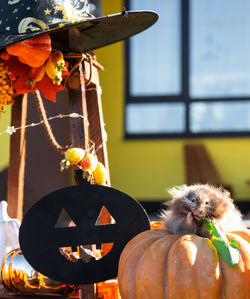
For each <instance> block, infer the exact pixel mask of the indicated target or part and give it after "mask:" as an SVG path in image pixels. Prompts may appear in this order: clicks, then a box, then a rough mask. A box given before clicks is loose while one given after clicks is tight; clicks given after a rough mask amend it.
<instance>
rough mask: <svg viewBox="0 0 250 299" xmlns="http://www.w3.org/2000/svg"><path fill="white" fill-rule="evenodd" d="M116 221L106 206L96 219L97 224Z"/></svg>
mask: <svg viewBox="0 0 250 299" xmlns="http://www.w3.org/2000/svg"><path fill="white" fill-rule="evenodd" d="M115 223H116V221H115V219H114V218H113V217H112V215H111V214H110V213H109V211H108V210H107V208H106V207H105V206H103V207H102V209H101V212H100V213H99V216H98V218H97V220H96V223H95V225H106V224H115Z"/></svg>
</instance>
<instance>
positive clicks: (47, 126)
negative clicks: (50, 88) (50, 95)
mask: <svg viewBox="0 0 250 299" xmlns="http://www.w3.org/2000/svg"><path fill="white" fill-rule="evenodd" d="M33 94H34V96H35V99H36V103H37V109H38V112H39V115H40V118H41V120H42V121H43V126H44V128H45V131H46V134H47V136H48V138H49V141H50V143H51V145H52V146H53V147H54V148H55V149H56V150H58V151H59V152H63V153H64V152H66V151H67V149H68V146H66V147H62V146H61V145H60V144H59V143H58V142H57V141H56V138H55V136H54V134H53V132H52V129H51V126H50V123H49V121H48V118H47V114H46V111H45V108H44V104H43V100H42V97H41V94H40V91H39V90H36V91H34V92H33Z"/></svg>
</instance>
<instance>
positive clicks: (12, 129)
mask: <svg viewBox="0 0 250 299" xmlns="http://www.w3.org/2000/svg"><path fill="white" fill-rule="evenodd" d="M67 117H68V118H82V119H85V120H88V119H87V117H86V116H83V115H81V114H78V113H75V112H74V113H70V114H58V115H55V116H51V117H49V118H48V120H49V121H50V120H53V119H56V118H67ZM43 122H44V121H40V122H38V123H31V124H28V125H25V126H21V127H17V128H15V127H14V126H8V127H7V129H6V130H5V131H4V132H0V136H1V135H3V134H9V135H12V134H14V133H16V131H18V130H21V129H26V128H29V127H36V126H39V125H41V124H42V123H43Z"/></svg>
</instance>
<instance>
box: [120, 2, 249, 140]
mask: <svg viewBox="0 0 250 299" xmlns="http://www.w3.org/2000/svg"><path fill="white" fill-rule="evenodd" d="M131 1H133V0H125V7H126V9H127V10H130V2H131ZM180 1H181V11H180V18H181V20H180V22H181V34H180V39H181V43H180V44H181V55H180V56H181V93H180V94H179V95H161V96H132V95H131V94H130V80H129V76H130V39H127V40H126V41H125V108H124V138H125V139H167V138H204V137H205V138H207V137H208V138H211V137H214V138H217V137H249V136H250V131H247V130H246V131H216V132H207V131H206V132H198V133H194V132H191V131H190V118H189V114H190V105H191V104H192V103H199V102H207V103H208V102H215V103H216V102H237V101H248V102H250V96H249V97H213V98H195V99H192V98H191V97H190V95H189V74H190V68H189V59H190V57H189V47H190V45H189V41H190V37H189V35H190V34H189V31H190V29H189V28H190V26H189V19H190V1H189V0H180ZM131 103H134V104H135V103H144V104H146V103H183V104H184V105H185V109H186V113H185V117H186V120H185V131H184V132H183V133H139V134H138V133H128V132H127V131H126V121H127V119H126V106H127V104H131Z"/></svg>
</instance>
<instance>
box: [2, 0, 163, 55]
mask: <svg viewBox="0 0 250 299" xmlns="http://www.w3.org/2000/svg"><path fill="white" fill-rule="evenodd" d="M157 19H158V15H157V14H156V13H155V12H152V11H126V12H124V11H123V12H121V13H117V14H112V15H107V16H103V17H96V18H95V17H94V16H92V15H90V13H89V5H88V1H87V0H1V1H0V49H1V48H4V47H6V46H8V45H10V44H13V43H16V42H19V41H22V40H25V39H28V38H31V37H34V36H38V35H41V34H44V33H51V35H52V39H55V40H60V41H62V40H63V39H66V36H67V34H65V32H66V31H69V30H70V29H72V28H73V29H77V31H78V32H79V33H80V39H79V43H80V48H81V50H82V51H87V50H93V49H97V48H101V47H103V46H106V45H109V44H112V43H115V42H118V41H121V40H124V39H125V38H127V37H130V36H132V35H134V34H137V33H139V32H141V31H143V30H145V29H147V28H148V27H150V26H151V25H153V24H154V23H155V22H156V21H157ZM65 44H67V41H65Z"/></svg>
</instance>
